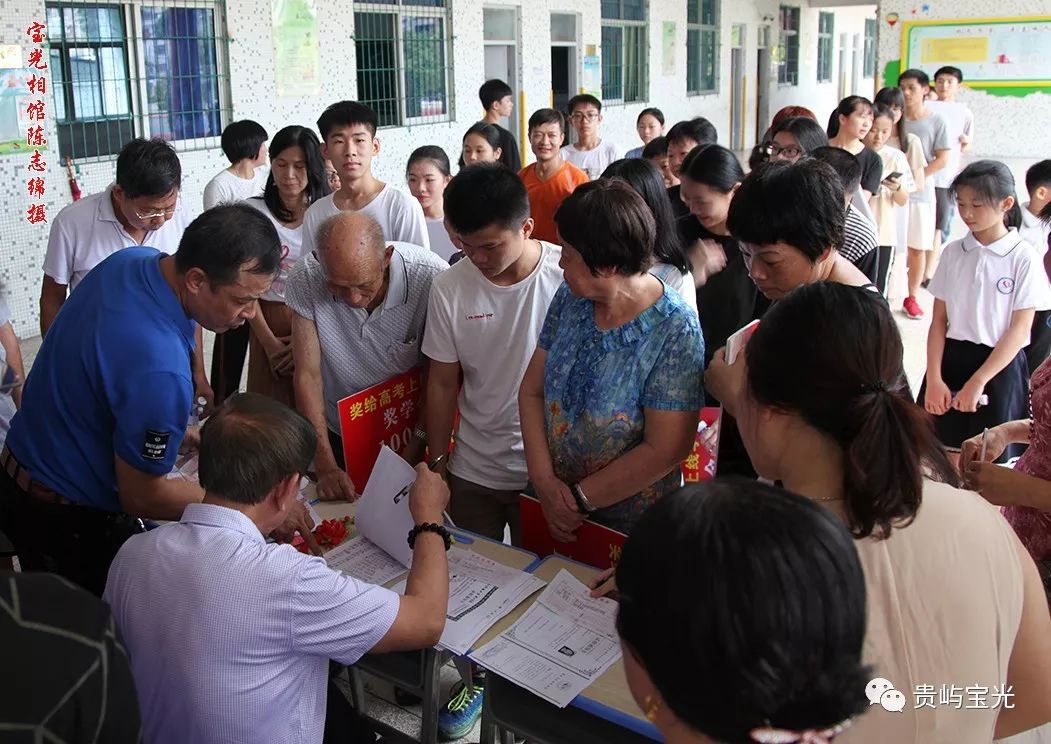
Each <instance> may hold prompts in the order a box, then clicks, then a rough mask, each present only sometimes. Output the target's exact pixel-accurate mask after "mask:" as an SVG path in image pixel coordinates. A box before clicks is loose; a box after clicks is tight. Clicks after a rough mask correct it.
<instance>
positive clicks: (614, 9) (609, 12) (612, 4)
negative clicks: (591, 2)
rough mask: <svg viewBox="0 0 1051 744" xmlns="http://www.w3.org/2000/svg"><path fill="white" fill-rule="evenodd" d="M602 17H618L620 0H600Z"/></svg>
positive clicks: (611, 18) (613, 18)
mask: <svg viewBox="0 0 1051 744" xmlns="http://www.w3.org/2000/svg"><path fill="white" fill-rule="evenodd" d="M602 17H603V18H609V19H610V20H618V19H620V17H621V14H620V0H602Z"/></svg>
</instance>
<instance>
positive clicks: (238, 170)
mask: <svg viewBox="0 0 1051 744" xmlns="http://www.w3.org/2000/svg"><path fill="white" fill-rule="evenodd" d="M267 139H269V135H267V133H266V130H265V129H263V126H262V125H261V124H259V123H258V122H255V121H252V120H251V119H242V120H241V121H235V122H232V123H230V124H228V125H227V127H226V129H224V130H223V135H222V137H221V138H220V140H219V144H220V145H221V146H222V148H223V155H225V156H226V159H227V160H229V161H230V167H229V168H225V169H224V170H221V171H219V173H218V174H217V175H216V176H215V178H213V179H212V180H211V181H209V182H208V185H207V186H205V187H204V208H205V209H211V208H212V207H217V206H219V205H220V204H234V203H236V202H239V201H244V200H245V199H251V198H252V197H253V196H262V194H263V188H264V187H265V186H266V177H267V175H268V174H269V171H268V170H267V169H266V168H264V167H263V166H264V165H266V141H267Z"/></svg>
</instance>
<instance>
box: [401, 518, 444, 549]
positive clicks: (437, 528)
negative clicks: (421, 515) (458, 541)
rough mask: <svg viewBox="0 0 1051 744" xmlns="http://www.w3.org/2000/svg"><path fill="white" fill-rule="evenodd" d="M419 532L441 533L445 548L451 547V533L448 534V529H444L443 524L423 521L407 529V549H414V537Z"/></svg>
mask: <svg viewBox="0 0 1051 744" xmlns="http://www.w3.org/2000/svg"><path fill="white" fill-rule="evenodd" d="M421 532H433V533H435V534H436V535H441V538H442V540H444V541H445V549H446V550H448V549H449V548H451V547H452V544H453V538H452V535H450V534H449V530H447V529H445V527H444V526H442V525H440V524H437V523H435V522H425V523H424V524H418V525H416V526H415V527H413V528H412V529H411V530H409V537H408V538H407V542H408V543H409V550H415V549H416V537H417V536H418V535H419V534H420V533H421Z"/></svg>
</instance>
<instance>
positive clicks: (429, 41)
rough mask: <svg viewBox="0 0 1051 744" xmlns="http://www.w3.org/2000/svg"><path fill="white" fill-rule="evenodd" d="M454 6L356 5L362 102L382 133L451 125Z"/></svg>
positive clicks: (433, 0) (444, 1) (420, 2)
mask: <svg viewBox="0 0 1051 744" xmlns="http://www.w3.org/2000/svg"><path fill="white" fill-rule="evenodd" d="M448 6H449V3H448V0H391V1H390V2H384V3H357V2H356V3H354V10H355V12H354V47H355V51H356V55H357V64H358V100H359V101H361V102H362V103H365V104H368V105H369V106H371V107H372V108H373V109H374V110H375V111H376V115H377V117H378V118H379V124H380V126H381V127H400V126H405V125H407V124H426V123H430V122H439V121H451V120H452V118H453V111H452V99H451V96H450V94H449V92H450V91H451V90H452V86H453V80H452V35H451V30H450V29H451V23H450V20H449V7H448Z"/></svg>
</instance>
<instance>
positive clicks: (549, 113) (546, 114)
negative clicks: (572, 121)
mask: <svg viewBox="0 0 1051 744" xmlns="http://www.w3.org/2000/svg"><path fill="white" fill-rule="evenodd" d="M545 124H558V128H559V129H561V130H562V132H563V133H565V131H566V117H565V115H564V114H563V113H562V112H561V111H559V110H557V109H552V108H542V109H537V110H536V111H534V112H533V114H532V116H530V117H529V127H528V129H527V131H529V132H532V131H533V130H534V129H536V128H537V127H542V126H544V125H545Z"/></svg>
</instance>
